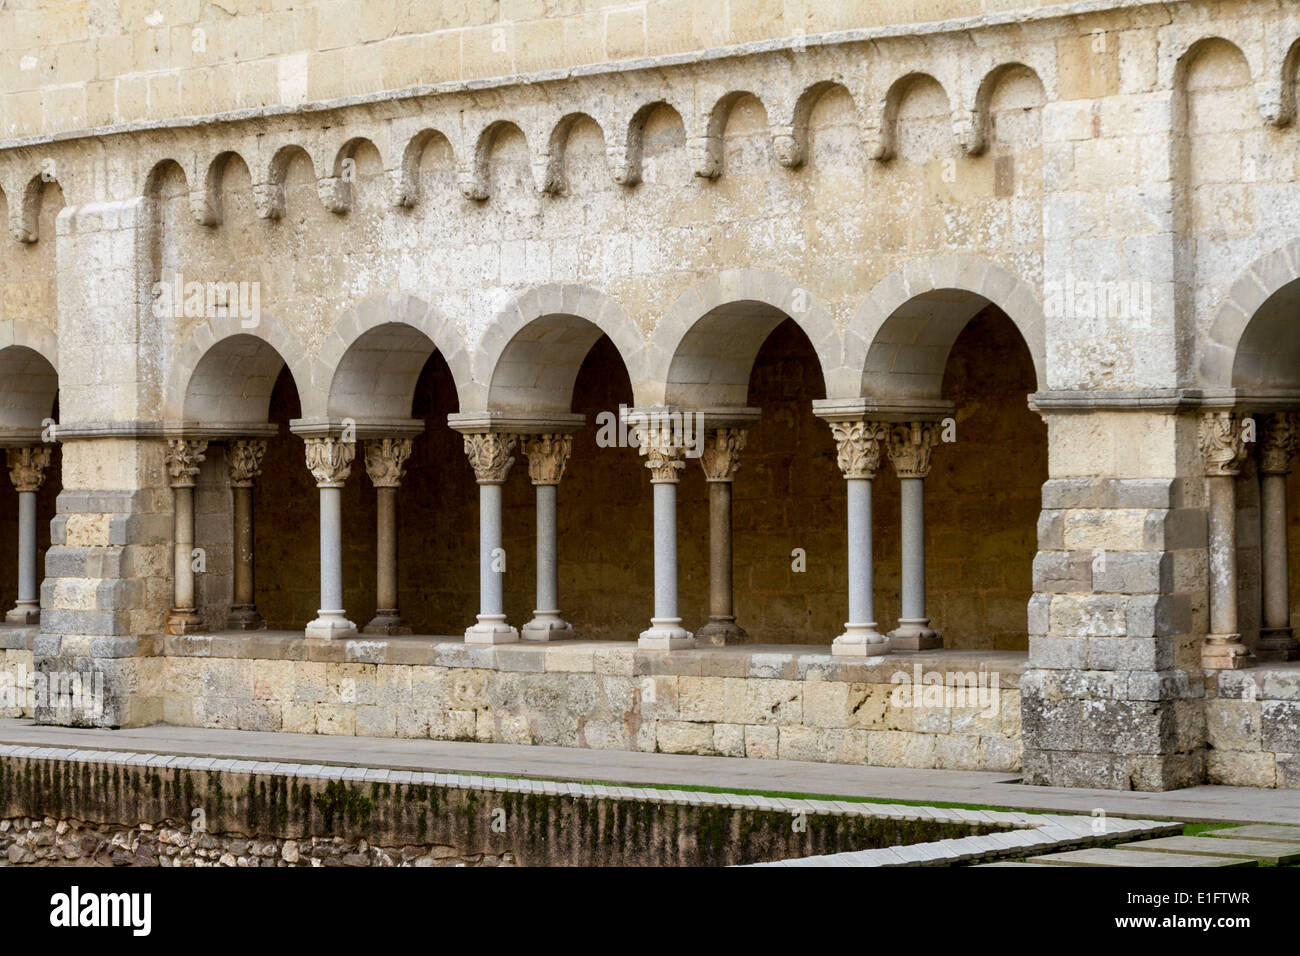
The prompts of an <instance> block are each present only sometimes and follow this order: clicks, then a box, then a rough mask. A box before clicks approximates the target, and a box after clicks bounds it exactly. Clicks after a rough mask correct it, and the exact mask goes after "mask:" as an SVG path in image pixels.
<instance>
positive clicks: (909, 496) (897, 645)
mask: <svg viewBox="0 0 1300 956" xmlns="http://www.w3.org/2000/svg"><path fill="white" fill-rule="evenodd" d="M938 437H939V426H938V425H936V424H935V423H933V422H908V423H906V424H902V425H895V426H894V427H893V428H892V429H890V432H889V445H888V452H889V462H890V464H891V465H893V466H894V473H895V474H897V475H898V484H899V504H900V507H901V511H902V548H901V550H902V555H901V559H902V572H903V573H902V585H903V586H902V605H903V608H902V610H903V614H902V616H901V617H900V618H899V619H898V627H897V628H896V629H895V630H893V631H890V632H889V643H890V646H891V647H892V648H893V649H894V650H904V651H923V650H929V649H930V648H935V647H942V646H943V638H942V637H940V636H939V632H938V631H935V630H933V629H932V628H931V627H930V619H929V618H928V617H926V615H925V478H926V476H927V475H929V474H930V454H931V452H932V451H933V450H934V446H935V443H936V442H937V441H938Z"/></svg>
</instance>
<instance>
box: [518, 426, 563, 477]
mask: <svg viewBox="0 0 1300 956" xmlns="http://www.w3.org/2000/svg"><path fill="white" fill-rule="evenodd" d="M523 451H524V454H525V455H527V456H528V477H529V479H530V480H531V481H532V483H533V484H535V485H558V484H559V483H560V479H561V478H563V477H564V467H565V465H566V464H568V461H569V455H570V454H572V453H573V436H572V435H568V434H550V435H528V436H526V437H525V438H524V439H523Z"/></svg>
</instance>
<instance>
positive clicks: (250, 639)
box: [160, 631, 1028, 690]
mask: <svg viewBox="0 0 1300 956" xmlns="http://www.w3.org/2000/svg"><path fill="white" fill-rule="evenodd" d="M160 640H161V641H162V644H163V647H162V653H163V655H164V656H166V657H209V658H236V659H240V660H277V661H314V662H318V663H326V664H405V665H417V666H419V665H424V666H434V667H468V668H483V669H489V670H497V671H521V672H536V673H540V672H555V671H559V672H568V673H593V672H594V673H604V674H617V675H620V676H626V677H651V676H679V677H745V678H757V679H770V680H813V681H816V680H822V681H848V682H854V683H880V684H888V683H891V678H893V677H894V675H896V674H898V673H905V674H907V675H908V676H909V677H910V676H912V675H914V673H915V669H916V667H917V666H920V668H921V670H922V672H923V673H938V674H942V675H944V676H947V675H948V674H967V673H970V672H972V671H973V672H977V673H978V672H980V671H984V672H986V673H987V672H993V671H996V672H997V674H998V675H999V681H1000V684H999V686H1000V687H1002V688H1004V689H1008V690H1012V689H1015V688H1016V687H1018V686H1019V683H1020V676H1021V674H1023V673H1024V671H1025V669H1026V668H1027V667H1028V654H1027V653H1025V652H1023V651H977V650H961V649H940V650H931V651H895V652H894V653H892V654H888V655H886V656H884V657H876V658H864V659H863V660H861V661H856V660H849V659H845V658H843V657H834V656H832V655H831V654H830V653H829V647H827V649H826V650H825V651H823V650H822V649H821V646H819V645H800V644H747V645H738V646H733V647H707V648H706V647H697V648H692V649H691V650H687V651H674V652H672V653H668V654H665V653H662V652H656V651H642V650H639V649H638V648H637V645H636V643H635V642H633V641H584V640H572V641H553V642H549V643H546V644H531V643H522V642H521V643H518V644H498V645H486V644H466V643H465V641H464V638H461V637H450V636H448V637H441V636H436V635H402V636H393V637H379V636H376V637H367V638H358V639H355V640H327V639H324V638H309V637H304V636H303V634H302V632H301V631H220V632H214V633H211V634H186V635H180V636H177V635H166V636H162V637H160Z"/></svg>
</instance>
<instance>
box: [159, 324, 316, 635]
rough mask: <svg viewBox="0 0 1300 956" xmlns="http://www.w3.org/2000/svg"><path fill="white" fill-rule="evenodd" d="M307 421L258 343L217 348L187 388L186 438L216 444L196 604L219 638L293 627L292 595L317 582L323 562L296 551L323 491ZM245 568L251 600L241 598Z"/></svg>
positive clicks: (199, 491) (238, 341)
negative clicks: (246, 524)
mask: <svg viewBox="0 0 1300 956" xmlns="http://www.w3.org/2000/svg"><path fill="white" fill-rule="evenodd" d="M300 414H301V411H300V405H299V399H298V389H297V385H296V383H295V382H294V379H293V374H292V373H291V372H290V370H289V368H288V366H287V364H286V363H285V361H284V359H283V357H282V356H281V355H280V353H279V352H278V351H276V349H275V348H274V347H273V346H272V345H270V344H269V343H268V342H266V341H265V340H264V339H261V338H258V337H257V336H254V335H249V334H246V333H239V334H235V335H231V336H228V337H226V338H224V339H222V340H221V341H219V342H218V343H217V344H216V345H214V346H212V348H210V349H209V350H208V351H207V352H206V353H204V355H203V357H202V358H201V359H200V360H199V362H198V364H197V365H196V366H195V368H194V372H193V374H192V375H191V376H190V380H189V382H188V384H187V385H186V390H185V398H184V404H183V413H182V415H183V419H184V425H183V427H184V430H185V434H186V436H187V437H192V438H194V439H197V440H205V441H207V447H206V449H205V451H204V460H203V462H202V463H201V465H200V466H199V474H198V476H197V479H196V483H195V488H194V540H195V542H196V545H197V546H198V547H200V548H201V549H202V551H203V562H202V565H201V572H200V573H199V574H198V575H197V576H196V580H195V591H196V598H197V604H196V606H197V610H198V614H199V616H200V618H201V619H202V621H203V623H204V625H205V626H206V627H207V628H209V629H210V630H224V629H226V628H230V627H237V628H256V627H260V626H265V627H269V628H271V629H278V628H285V627H291V626H292V621H293V619H294V618H293V612H294V610H295V609H296V605H295V604H294V603H293V600H292V598H290V597H289V595H290V594H292V593H294V592H297V593H298V594H301V592H302V590H303V589H304V588H307V589H309V588H310V587H312V586H313V584H314V576H315V575H314V570H313V569H314V564H312V563H302V562H301V561H299V560H298V555H297V554H296V552H295V550H294V545H296V544H297V543H300V542H301V541H302V539H303V538H304V537H306V536H310V535H311V531H310V530H309V529H312V528H314V527H315V524H314V520H313V518H314V515H313V514H312V513H311V512H307V511H305V510H304V509H305V508H306V507H310V505H311V503H312V500H313V499H312V490H313V489H312V484H311V480H310V475H308V474H307V472H306V469H305V468H304V467H303V454H302V443H301V441H299V440H298V439H297V438H296V437H294V436H293V435H291V434H290V433H289V428H288V423H289V421H290V419H292V418H295V417H298V416H299V415H300ZM263 446H264V450H263ZM241 499H242V500H241ZM243 508H247V509H248V513H249V514H250V515H251V521H252V525H251V529H249V531H251V547H249V546H247V543H241V529H240V522H239V515H240V514H241V513H242V511H241V509H243ZM311 543H312V544H313V545H314V544H315V541H314V536H313V540H312V542H311ZM241 561H243V567H244V568H245V569H247V570H248V573H249V576H248V587H247V588H246V590H247V592H248V593H240V585H239V583H238V582H239V580H240V575H241V574H242V573H243V572H242V571H240V570H238V566H239V565H240V562H241ZM287 582H294V583H293V584H292V585H289V584H288V583H287ZM241 608H243V609H244V611H247V613H244V611H241V610H239V609H241ZM313 610H314V607H313Z"/></svg>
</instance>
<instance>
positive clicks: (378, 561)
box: [361, 438, 411, 634]
mask: <svg viewBox="0 0 1300 956" xmlns="http://www.w3.org/2000/svg"><path fill="white" fill-rule="evenodd" d="M410 457H411V439H409V438H374V439H369V440H367V441H366V474H367V475H369V476H370V482H371V484H373V485H374V486H375V519H376V521H375V524H376V528H377V531H376V534H377V538H376V547H375V565H376V567H375V576H376V580H375V616H374V618H373V619H372V620H371V622H370V623H369V624H367V625H366V626H365V627H363V628H362V629H361V630H362V632H363V633H366V634H410V633H411V627H410V625H409V624H407V623H406V621H404V620H402V615H401V613H400V612H399V611H398V608H397V489H398V488H399V487H401V484H402V478H403V477H405V475H406V459H408V458H410Z"/></svg>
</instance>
